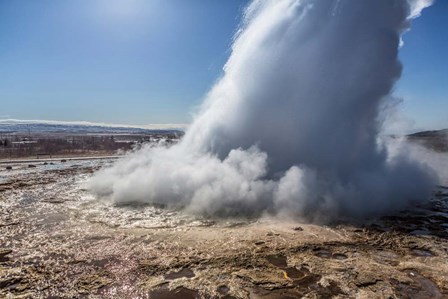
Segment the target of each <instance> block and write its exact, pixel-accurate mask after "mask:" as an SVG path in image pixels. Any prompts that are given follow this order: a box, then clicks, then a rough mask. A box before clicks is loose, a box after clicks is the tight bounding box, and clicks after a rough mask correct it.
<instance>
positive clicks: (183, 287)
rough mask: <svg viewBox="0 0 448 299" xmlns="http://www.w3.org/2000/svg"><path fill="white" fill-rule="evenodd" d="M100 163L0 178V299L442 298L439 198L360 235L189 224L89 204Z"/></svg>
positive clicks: (447, 269) (344, 229)
mask: <svg viewBox="0 0 448 299" xmlns="http://www.w3.org/2000/svg"><path fill="white" fill-rule="evenodd" d="M73 163H78V164H73ZM102 163H107V162H105V161H96V162H94V161H84V162H79V161H78V162H69V163H64V164H63V165H62V164H61V165H57V164H56V165H37V167H32V168H28V167H27V165H25V166H17V165H15V166H14V167H13V169H12V170H5V169H2V170H0V298H162V299H163V298H185V299H188V298H228V299H229V298H301V297H303V298H448V189H447V188H443V187H440V188H439V189H438V190H436V191H435V194H434V197H433V198H432V199H431V201H429V202H428V204H426V205H424V206H418V207H413V208H412V213H411V212H402V213H398V214H396V215H391V216H389V217H385V218H383V219H378V220H376V221H370V222H369V224H368V225H366V224H364V225H348V224H345V225H334V226H319V225H309V224H301V223H297V222H292V221H283V220H279V219H268V218H263V219H257V220H238V219H232V220H212V219H198V218H195V217H192V216H188V215H184V214H182V213H180V212H178V211H170V210H166V209H163V208H162V207H153V206H121V207H115V206H113V205H111V204H110V203H107V202H102V201H98V200H95V199H94V198H93V197H92V196H91V195H89V194H88V192H87V191H86V190H84V189H83V183H84V182H85V181H86V180H87V179H88V178H89V176H91V173H92V172H93V171H94V170H95V169H97V168H98V167H100V166H101V164H102Z"/></svg>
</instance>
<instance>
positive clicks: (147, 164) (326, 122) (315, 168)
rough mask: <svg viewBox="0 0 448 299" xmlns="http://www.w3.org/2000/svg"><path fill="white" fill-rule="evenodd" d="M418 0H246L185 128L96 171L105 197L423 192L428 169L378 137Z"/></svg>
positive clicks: (351, 207)
mask: <svg viewBox="0 0 448 299" xmlns="http://www.w3.org/2000/svg"><path fill="white" fill-rule="evenodd" d="M430 4H431V1H427V0H426V1H425V0H367V1H359V0H332V1H330V0H328V1H320V0H315V1H313V0H255V1H253V2H252V3H251V4H250V5H249V6H248V7H247V9H246V10H245V14H244V21H243V24H242V26H241V28H240V30H239V31H238V33H237V35H236V37H235V41H234V44H233V46H232V54H231V56H230V58H229V60H228V62H227V63H226V65H225V68H224V75H223V77H222V78H221V79H220V80H218V82H217V83H216V85H215V86H214V87H213V88H212V89H211V91H210V92H209V94H208V95H207V97H206V99H205V102H204V104H203V106H202V109H201V111H200V112H199V113H198V115H197V117H196V118H195V120H194V122H193V124H192V125H191V127H190V128H189V129H188V131H187V132H186V134H185V137H184V138H183V140H182V141H181V142H180V143H179V144H177V145H175V146H172V147H170V148H164V147H149V146H148V147H145V148H143V149H141V150H139V151H137V152H135V153H133V154H131V155H128V156H127V157H125V158H123V159H121V160H120V161H119V162H118V163H116V164H115V165H114V166H113V167H111V168H108V169H104V170H102V171H100V172H99V173H97V174H96V175H95V176H94V178H93V179H92V181H91V182H90V186H91V189H92V190H93V191H94V192H95V193H96V194H98V195H100V196H107V197H109V198H111V199H112V200H113V201H115V202H135V201H138V202H147V203H165V204H168V205H180V206H182V207H185V209H187V210H188V211H191V212H197V213H205V214H218V215H238V214H243V215H247V214H259V213H262V212H269V213H274V214H277V213H286V214H288V215H291V216H296V217H302V218H305V219H307V220H310V221H317V220H329V219H334V218H335V217H359V216H364V215H366V214H371V213H379V212H384V211H386V210H389V209H394V208H399V207H401V206H403V205H404V204H406V203H408V202H409V201H412V200H424V199H426V198H427V197H428V195H429V192H430V191H431V189H432V188H433V186H434V183H435V180H434V177H433V175H432V174H431V172H430V171H428V169H426V168H425V167H423V166H422V165H420V164H419V163H417V162H416V161H413V160H412V159H410V158H409V157H408V156H407V155H406V154H404V153H403V154H396V155H391V154H390V153H389V152H388V150H387V146H385V145H384V143H381V142H380V141H379V138H378V136H379V128H380V125H381V124H380V123H379V120H378V116H379V113H380V108H381V107H383V106H384V104H385V101H387V98H388V95H389V94H390V92H391V90H392V88H393V86H394V83H395V81H396V80H397V79H398V78H399V77H400V73H401V69H402V67H401V64H400V62H399V61H398V58H397V55H398V49H399V46H400V40H401V35H402V34H403V33H404V32H405V31H406V30H407V29H408V28H409V26H410V22H411V20H412V19H413V18H415V17H417V16H418V15H419V14H420V11H421V10H422V9H423V8H425V7H427V6H428V5H430Z"/></svg>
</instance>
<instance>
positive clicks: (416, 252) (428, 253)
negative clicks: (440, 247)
mask: <svg viewBox="0 0 448 299" xmlns="http://www.w3.org/2000/svg"><path fill="white" fill-rule="evenodd" d="M411 254H412V255H413V256H419V257H433V256H434V253H432V252H431V251H430V250H427V249H412V250H411Z"/></svg>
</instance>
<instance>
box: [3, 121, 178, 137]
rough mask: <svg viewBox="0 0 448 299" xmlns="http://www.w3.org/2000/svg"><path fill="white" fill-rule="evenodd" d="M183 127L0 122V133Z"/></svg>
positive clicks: (146, 130)
mask: <svg viewBox="0 0 448 299" xmlns="http://www.w3.org/2000/svg"><path fill="white" fill-rule="evenodd" d="M184 129H185V125H147V126H141V127H140V126H125V125H114V124H98V123H89V122H57V121H38V120H29V121H28V120H25V121H24V120H0V133H28V132H29V133H72V134H154V133H170V132H182V131H183V130H184Z"/></svg>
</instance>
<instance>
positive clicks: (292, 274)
mask: <svg viewBox="0 0 448 299" xmlns="http://www.w3.org/2000/svg"><path fill="white" fill-rule="evenodd" d="M285 273H286V275H287V276H288V277H289V278H291V279H302V278H304V277H305V276H306V274H305V272H303V271H301V270H299V269H297V268H294V267H289V268H286V269H285Z"/></svg>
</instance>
